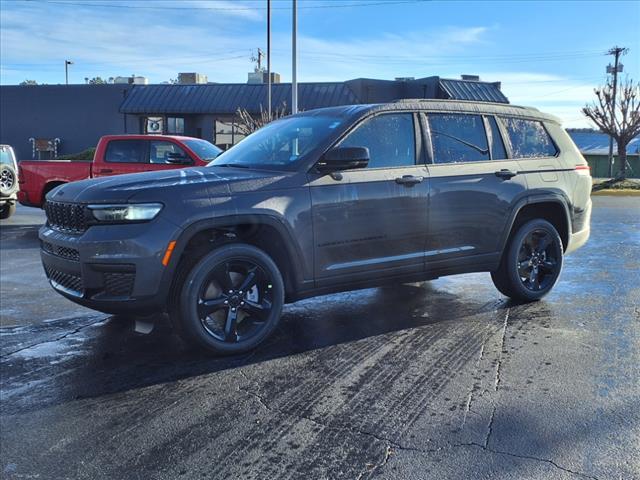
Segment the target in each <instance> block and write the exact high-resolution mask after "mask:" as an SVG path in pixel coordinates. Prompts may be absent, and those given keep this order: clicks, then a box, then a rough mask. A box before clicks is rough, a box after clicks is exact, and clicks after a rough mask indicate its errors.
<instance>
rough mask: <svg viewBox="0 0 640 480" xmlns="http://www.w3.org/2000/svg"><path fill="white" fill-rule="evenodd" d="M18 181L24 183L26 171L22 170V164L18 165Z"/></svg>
mask: <svg viewBox="0 0 640 480" xmlns="http://www.w3.org/2000/svg"><path fill="white" fill-rule="evenodd" d="M18 183H24V173H23V172H22V166H20V165H18Z"/></svg>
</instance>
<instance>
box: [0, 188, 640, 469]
mask: <svg viewBox="0 0 640 480" xmlns="http://www.w3.org/2000/svg"><path fill="white" fill-rule="evenodd" d="M42 221H43V217H42V214H41V212H40V211H38V210H32V209H25V208H20V209H19V210H18V214H17V215H16V216H15V217H12V218H11V219H9V220H8V221H2V223H0V263H1V264H0V280H1V282H0V324H1V325H2V328H0V350H1V358H0V374H1V376H0V478H7V479H14V478H15V479H19V478H40V479H49V478H52V479H59V478H83V479H85V478H86V479H99V478H109V479H138V478H139V479H175V478H184V479H196V478H198V479H200V478H207V479H218V478H219V479H236V478H237V479H300V478H305V479H324V478H327V479H342V478H347V479H365V478H375V479H437V480H444V479H485V478H499V479H579V478H590V479H601V480H604V479H616V480H617V479H625V480H626V479H640V255H638V252H640V248H639V247H640V197H607V196H600V197H595V198H594V211H593V219H592V237H591V239H590V241H589V243H588V244H587V245H586V246H585V247H584V248H582V249H580V250H579V251H577V252H576V253H575V254H573V255H571V256H569V257H567V258H566V262H565V267H564V271H563V274H562V278H561V280H560V283H559V284H558V285H557V286H556V288H555V290H554V291H553V292H552V293H551V294H550V295H549V296H548V297H546V298H545V299H544V300H543V301H540V302H536V303H531V304H515V303H511V302H510V301H508V300H507V299H505V298H504V297H502V296H501V295H500V294H499V293H498V292H497V291H496V290H495V289H494V287H493V285H492V284H491V280H490V277H489V275H488V274H484V273H483V274H470V275H460V276H455V277H449V278H442V279H439V280H435V281H432V282H427V283H424V284H411V285H400V286H397V287H394V288H382V289H368V290H360V291H356V292H350V293H346V294H340V295H330V296H325V297H320V298H317V299H310V300H305V301H301V302H298V303H296V304H293V305H289V306H287V307H286V308H285V312H284V316H283V320H282V322H281V325H280V327H279V328H278V330H277V332H276V334H275V335H274V336H273V337H272V338H271V339H270V340H269V341H268V342H267V343H266V344H265V345H263V346H261V347H259V348H258V349H257V350H256V351H254V352H251V353H249V354H245V355H242V356H239V357H232V358H215V357H209V356H206V355H204V354H202V353H200V352H196V351H193V350H190V349H189V348H188V347H187V346H186V345H185V344H183V343H182V341H181V340H180V339H179V338H178V337H177V336H175V335H174V334H173V333H172V331H171V329H170V327H169V326H168V324H167V322H166V321H165V320H164V319H162V318H160V319H159V320H158V324H157V326H156V328H155V329H154V331H153V332H152V333H150V334H147V335H142V334H138V333H135V332H134V329H133V321H132V319H129V318H122V317H109V316H107V315H103V314H99V313H96V312H92V311H90V310H87V309H84V308H81V307H78V306H75V305H74V304H73V303H71V302H69V301H67V300H65V299H63V298H62V297H60V296H59V295H57V294H55V293H54V292H53V291H52V290H51V288H50V287H49V286H48V284H47V282H46V279H45V278H44V274H43V272H42V267H41V265H40V263H39V257H38V240H37V234H36V232H37V226H38V225H39V224H40V223H41V222H42Z"/></svg>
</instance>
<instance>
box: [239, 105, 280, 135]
mask: <svg viewBox="0 0 640 480" xmlns="http://www.w3.org/2000/svg"><path fill="white" fill-rule="evenodd" d="M286 110H287V106H286V105H285V104H284V103H283V104H282V107H280V108H274V109H272V111H271V118H269V112H266V111H264V110H263V109H262V105H261V106H260V115H258V116H257V117H254V116H253V115H251V114H250V113H249V112H248V111H247V110H245V109H243V108H239V109H238V110H237V111H236V115H237V117H238V122H237V128H238V132H239V133H241V134H242V135H250V134H252V133H253V132H255V131H256V130H258V129H260V128H262V127H264V126H265V125H266V124H267V123H269V122H272V121H273V120H278V119H279V118H282V117H286V116H287V112H286Z"/></svg>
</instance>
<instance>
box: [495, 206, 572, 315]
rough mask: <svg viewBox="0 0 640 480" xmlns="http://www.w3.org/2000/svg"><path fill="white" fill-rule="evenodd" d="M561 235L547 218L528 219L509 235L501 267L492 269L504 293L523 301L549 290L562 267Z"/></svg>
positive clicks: (496, 283)
mask: <svg viewBox="0 0 640 480" xmlns="http://www.w3.org/2000/svg"><path fill="white" fill-rule="evenodd" d="M562 261H563V248H562V239H561V238H560V235H559V234H558V231H557V230H556V229H555V227H554V226H553V225H552V224H551V223H549V222H547V221H546V220H541V219H538V220H531V221H529V222H527V223H525V224H524V225H522V226H521V227H520V228H519V229H518V231H517V232H516V233H515V235H513V236H512V238H511V241H510V243H509V245H507V250H506V251H505V253H504V255H503V257H502V261H501V263H500V267H499V268H498V270H496V271H495V272H491V278H492V279H493V283H494V285H495V286H496V288H497V289H498V290H500V292H502V293H503V294H504V295H506V296H508V297H511V298H514V299H516V300H522V301H526V302H530V301H534V300H539V299H540V298H542V297H544V296H545V295H546V294H547V293H549V292H550V291H551V289H552V288H553V286H554V285H555V284H556V282H557V281H558V278H559V277H560V272H561V271H562Z"/></svg>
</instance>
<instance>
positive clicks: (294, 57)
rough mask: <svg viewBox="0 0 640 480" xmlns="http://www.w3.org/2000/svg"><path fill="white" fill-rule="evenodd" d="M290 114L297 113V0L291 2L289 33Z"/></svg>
mask: <svg viewBox="0 0 640 480" xmlns="http://www.w3.org/2000/svg"><path fill="white" fill-rule="evenodd" d="M291 35H292V38H291V67H292V74H291V114H292V115H293V114H296V113H298V74H297V69H298V65H297V63H298V48H297V45H296V43H297V37H298V0H293V25H292V32H291Z"/></svg>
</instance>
